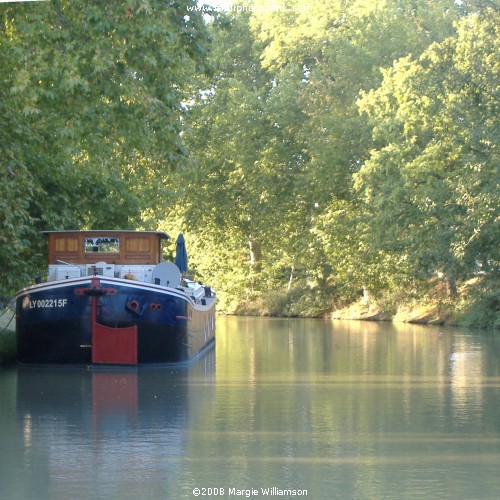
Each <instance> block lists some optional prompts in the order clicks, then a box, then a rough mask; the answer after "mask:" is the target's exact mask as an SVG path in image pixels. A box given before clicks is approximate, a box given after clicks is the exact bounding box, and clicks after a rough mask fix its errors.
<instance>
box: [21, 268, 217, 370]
mask: <svg viewBox="0 0 500 500" xmlns="http://www.w3.org/2000/svg"><path fill="white" fill-rule="evenodd" d="M16 334H17V350H18V360H19V362H20V363H26V364H33V363H34V364H38V363H48V364H132V365H135V364H149V363H182V362H188V361H190V360H191V359H193V358H194V357H196V356H198V355H200V354H201V353H203V352H204V351H205V350H207V349H208V348H209V347H210V346H211V345H213V343H214V340H215V299H212V298H207V299H204V300H202V301H201V303H196V302H195V301H194V300H192V299H191V298H190V297H188V296H187V295H186V294H184V293H183V292H182V291H178V290H176V289H173V288H168V287H164V286H159V285H151V284H147V283H142V282H135V281H129V280H124V279H119V278H106V277H102V276H96V277H93V278H79V279H73V280H65V281H56V282H50V283H45V284H41V285H35V286H32V287H29V288H26V289H24V290H21V291H20V292H19V293H18V294H17V299H16Z"/></svg>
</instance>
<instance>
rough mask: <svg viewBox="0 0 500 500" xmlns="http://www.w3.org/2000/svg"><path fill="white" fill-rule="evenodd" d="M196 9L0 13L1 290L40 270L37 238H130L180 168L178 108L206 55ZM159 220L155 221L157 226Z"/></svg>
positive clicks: (18, 7)
mask: <svg viewBox="0 0 500 500" xmlns="http://www.w3.org/2000/svg"><path fill="white" fill-rule="evenodd" d="M191 3H193V2H192V0H184V1H178V2H176V3H175V4H173V3H172V4H166V3H165V2H161V1H160V0H148V1H142V0H141V1H136V0H128V1H127V2H125V3H124V2H115V1H111V2H104V3H103V2H97V1H90V2H83V1H71V2H70V1H66V0H53V1H51V2H37V3H24V4H2V6H1V7H0V20H1V21H0V64H1V66H2V72H1V74H0V134H1V136H2V140H1V141H0V181H1V183H0V200H1V202H0V223H1V224H0V242H1V244H2V251H1V253H0V283H1V290H2V293H3V294H10V293H12V292H13V291H14V290H15V289H16V288H18V287H19V286H20V285H21V284H24V283H27V281H28V278H29V277H30V276H33V274H34V273H35V270H36V269H37V268H39V267H40V266H41V263H42V262H43V260H44V253H45V252H44V251H43V241H41V237H40V235H39V231H40V230H44V229H63V228H65V229H69V228H84V227H92V228H94V229H99V228H104V227H107V228H131V227H136V226H137V225H139V224H140V223H141V219H142V213H143V211H145V210H146V209H150V207H152V210H150V212H155V211H156V212H155V213H156V214H158V213H159V212H160V213H161V212H162V210H163V209H164V206H165V205H166V203H167V202H168V199H169V197H171V191H170V188H169V187H168V186H165V185H164V183H163V180H164V179H165V178H167V177H168V176H169V175H170V174H171V171H172V170H173V169H174V168H177V166H178V165H179V164H182V163H183V162H185V161H186V158H185V151H184V148H183V146H182V142H181V140H180V131H181V128H182V121H181V120H182V118H183V116H184V114H185V112H184V110H183V108H182V101H183V99H184V97H185V89H186V88H187V86H188V84H189V80H190V78H191V77H192V75H193V74H194V73H195V72H199V71H204V63H203V61H204V57H205V51H206V47H207V46H208V38H207V32H206V29H205V25H204V22H203V19H202V17H201V14H196V13H192V14H190V15H189V16H186V15H185V12H184V11H185V10H186V5H189V4H191ZM156 218H157V217H156Z"/></svg>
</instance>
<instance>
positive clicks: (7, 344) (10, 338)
mask: <svg viewBox="0 0 500 500" xmlns="http://www.w3.org/2000/svg"><path fill="white" fill-rule="evenodd" d="M0 315H1V316H0V365H7V364H11V363H15V361H16V332H15V329H16V325H15V319H14V318H13V315H14V311H13V310H12V309H1V310H0Z"/></svg>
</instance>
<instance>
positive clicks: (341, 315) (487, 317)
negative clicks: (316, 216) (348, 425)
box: [229, 276, 500, 329]
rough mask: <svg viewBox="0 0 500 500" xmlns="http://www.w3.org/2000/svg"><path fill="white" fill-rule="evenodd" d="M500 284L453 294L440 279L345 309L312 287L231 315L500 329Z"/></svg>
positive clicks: (481, 282)
mask: <svg viewBox="0 0 500 500" xmlns="http://www.w3.org/2000/svg"><path fill="white" fill-rule="evenodd" d="M499 290H500V283H499V281H498V279H493V278H492V277H491V276H490V277H488V279H485V278H484V277H481V276H478V277H475V278H474V279H470V280H468V281H464V282H461V283H457V290H456V294H454V295H453V296H450V295H449V293H448V290H447V287H446V284H445V283H444V282H443V281H442V280H440V279H438V278H436V279H434V280H429V281H428V282H426V283H421V284H420V287H419V289H418V291H417V290H413V291H412V292H409V291H407V290H392V291H387V290H386V291H384V292H381V293H380V294H379V295H378V296H375V295H369V296H368V297H366V296H365V297H364V298H360V299H359V300H358V301H355V302H352V303H350V304H347V305H345V306H343V307H342V306H339V307H333V308H332V307H331V306H330V307H328V304H331V303H332V302H334V300H331V298H330V301H329V299H328V297H326V296H322V295H320V294H314V293H313V291H311V290H309V289H303V290H300V289H298V288H297V289H295V290H293V291H292V292H289V293H280V292H274V293H268V294H266V295H264V296H260V297H258V298H257V299H255V300H246V301H242V302H241V303H239V304H238V305H237V307H236V308H235V310H234V311H230V312H229V314H234V315H236V316H276V317H310V318H316V317H322V318H325V317H326V318H331V319H341V320H364V321H394V322H404V323H417V324H424V325H449V326H463V327H471V328H499V329H500V298H499V297H500V293H499Z"/></svg>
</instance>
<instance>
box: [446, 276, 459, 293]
mask: <svg viewBox="0 0 500 500" xmlns="http://www.w3.org/2000/svg"><path fill="white" fill-rule="evenodd" d="M445 283H446V296H447V297H448V298H450V299H451V298H454V297H456V296H457V293H458V292H457V282H456V281H455V278H453V277H451V276H447V277H446V281H445Z"/></svg>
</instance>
